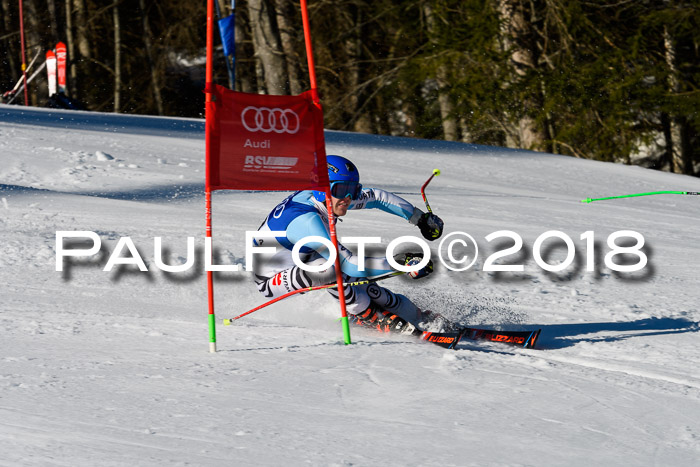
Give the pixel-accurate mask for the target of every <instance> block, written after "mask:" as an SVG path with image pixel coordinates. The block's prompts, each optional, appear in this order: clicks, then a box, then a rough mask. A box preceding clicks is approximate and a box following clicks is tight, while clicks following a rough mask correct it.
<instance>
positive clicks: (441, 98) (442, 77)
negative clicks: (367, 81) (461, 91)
mask: <svg viewBox="0 0 700 467" xmlns="http://www.w3.org/2000/svg"><path fill="white" fill-rule="evenodd" d="M423 14H424V15H425V23H426V26H427V28H428V36H429V37H430V41H431V42H432V43H435V41H436V40H435V37H436V35H437V32H438V25H437V24H436V22H437V20H438V19H437V18H436V17H435V13H434V12H433V7H432V5H431V4H430V2H429V1H426V2H424V3H423ZM447 74H448V73H447V65H445V63H442V62H441V63H438V65H437V67H436V68H435V81H436V82H437V85H438V104H439V106H440V116H441V117H442V132H443V136H444V138H445V140H446V141H457V140H458V139H459V128H458V126H457V118H456V116H455V106H454V102H452V97H451V96H450V94H449V92H448V91H449V89H448V88H449V79H448V77H447Z"/></svg>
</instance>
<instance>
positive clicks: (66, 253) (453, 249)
mask: <svg viewBox="0 0 700 467" xmlns="http://www.w3.org/2000/svg"><path fill="white" fill-rule="evenodd" d="M282 236H284V232H274V231H269V232H261V231H246V234H245V240H246V242H245V244H246V249H245V271H252V269H253V267H252V265H253V261H254V259H255V258H254V255H260V254H274V253H275V251H276V247H270V246H257V245H255V244H254V241H253V240H254V239H255V240H257V241H258V242H259V239H264V238H275V237H282ZM579 238H580V240H581V241H585V257H586V260H585V264H586V271H589V272H592V271H595V270H596V264H595V263H596V249H597V248H599V247H598V246H597V243H596V236H595V232H594V231H592V230H589V231H586V232H584V233H582V234H581V235H580V237H579ZM67 239H70V240H72V241H73V242H80V245H83V244H85V243H88V244H89V247H88V248H77V247H75V248H66V245H65V240H67ZM484 239H485V240H486V241H487V242H489V243H491V242H493V241H495V240H497V239H506V243H507V244H508V245H509V246H508V247H506V248H502V249H498V250H497V251H495V252H493V253H491V254H490V255H488V256H487V257H486V259H485V260H484V262H483V264H481V265H480V268H481V270H482V271H486V272H523V271H524V270H525V265H524V264H513V263H512V262H508V261H504V262H501V263H497V260H499V259H504V258H507V257H510V256H513V255H516V254H519V253H520V252H521V251H525V252H526V253H527V251H528V250H530V251H531V253H532V258H533V259H534V260H535V263H536V264H537V266H539V267H540V268H541V269H543V270H545V271H548V272H561V271H564V270H566V269H567V268H569V267H570V266H571V265H572V264H573V263H574V260H575V258H576V254H577V249H576V246H575V245H574V242H573V240H572V239H571V237H570V236H569V235H568V234H566V233H564V232H561V231H559V230H549V231H547V232H544V233H543V234H541V235H540V236H539V237H537V239H536V240H535V242H534V243H533V245H532V248H526V249H525V250H523V245H524V243H523V239H522V237H521V236H520V235H519V234H517V233H516V232H513V231H511V230H499V231H497V232H493V233H490V234H489V235H486V236H485V237H484ZM625 239H628V240H629V239H631V242H630V241H627V242H625V243H626V244H625V245H621V243H622V242H621V241H623V240H625ZM381 241H382V240H381V237H342V238H340V243H341V244H344V245H352V246H357V257H358V266H359V270H360V271H364V259H365V257H366V256H365V250H366V247H367V246H368V245H373V244H374V245H376V244H380V243H381ZM632 242H633V243H634V244H633V245H631V246H630V245H628V243H632ZM260 243H262V242H260ZM260 243H259V244H260ZM545 243H546V244H547V245H548V247H547V248H552V247H553V246H554V247H558V246H561V245H562V244H563V246H564V247H565V249H566V257H565V259H564V260H563V261H558V262H557V263H556V264H550V263H548V262H547V261H546V260H545V258H544V257H543V256H548V255H543V245H545ZM319 244H322V245H323V246H324V247H325V251H327V252H328V253H327V256H328V257H327V260H326V262H325V263H323V264H320V265H316V264H315V265H309V264H305V263H304V262H303V261H302V260H301V257H300V250H301V249H302V248H303V247H304V246H306V245H314V246H318V245H319ZM405 244H413V245H414V246H418V247H420V249H421V250H422V253H423V259H422V260H421V261H420V262H419V263H417V264H414V265H411V266H406V265H403V264H399V263H398V262H396V260H395V259H394V254H395V251H396V250H397V249H398V248H399V247H400V246H403V245H405ZM644 244H645V241H644V237H643V236H642V234H640V233H639V232H636V231H634V230H619V231H616V232H613V233H611V234H610V235H608V237H607V247H608V250H607V251H606V254H605V258H604V263H605V266H606V267H607V268H608V269H610V270H612V271H616V272H636V271H640V270H642V269H644V267H645V266H646V265H647V262H648V257H647V255H646V253H645V252H644V251H643V247H644ZM73 246H77V245H73ZM341 248H343V247H342V246H341ZM101 249H102V240H101V239H100V236H99V235H98V234H97V233H95V232H92V231H87V230H76V231H69V230H59V231H57V232H56V271H63V266H64V260H65V258H68V257H82V258H88V257H94V256H96V255H98V254H100V251H101ZM125 249H126V250H128V253H127V252H125V251H124V250H125ZM336 255H337V253H336V250H335V248H334V247H333V244H332V243H331V241H330V240H328V239H327V238H324V237H318V236H309V237H305V238H303V239H302V240H301V241H299V242H297V243H295V245H294V247H293V250H292V258H293V260H294V264H296V265H297V266H299V267H300V268H301V269H303V270H305V271H315V272H318V271H323V270H326V269H328V268H330V267H332V266H333V264H334V263H335V258H336ZM621 255H626V256H627V258H628V259H629V256H632V257H636V258H637V260H636V262H632V263H631V264H630V262H629V261H625V262H624V263H625V264H621V263H620V262H616V261H615V258H616V257H617V256H621ZM195 256H196V254H195V237H187V256H186V261H185V263H184V264H177V265H170V264H166V263H165V262H164V261H163V249H162V238H161V237H154V238H153V261H154V263H155V268H156V269H160V270H162V271H165V272H170V273H180V272H186V271H189V270H190V269H191V268H192V267H193V266H194V264H195ZM203 256H204V258H203V259H204V262H203V264H204V270H205V271H220V272H238V271H240V270H241V265H239V264H229V265H223V264H212V239H211V237H205V239H204V253H203ZM324 256H325V255H324ZM385 256H386V259H387V261H388V263H389V264H390V265H391V267H393V268H394V269H396V270H398V271H401V272H414V271H418V270H420V269H421V268H423V267H424V266H425V265H426V264H427V263H428V261H429V260H430V259H431V256H432V252H431V250H430V245H429V244H428V242H426V241H425V240H423V239H422V238H418V237H414V236H402V237H398V238H395V239H394V240H392V241H391V242H389V244H388V245H387V247H386V250H385ZM478 256H479V246H478V244H477V242H476V240H475V239H474V237H472V236H471V235H470V234H468V233H466V232H460V231H457V232H451V233H449V234H446V235H445V236H444V237H443V238H442V240H441V241H440V243H439V244H438V248H437V257H438V259H439V261H440V262H441V263H442V265H443V266H445V268H447V269H448V270H450V271H466V270H468V269H470V268H471V267H472V266H474V264H475V263H476V261H477V259H478ZM116 265H133V266H137V267H138V268H139V270H141V271H144V272H146V271H148V270H149V269H148V266H146V263H145V262H144V260H143V258H142V257H141V255H140V253H139V251H138V249H137V248H136V245H135V244H134V242H133V240H132V239H131V237H120V238H119V240H118V241H117V244H116V245H115V247H114V249H113V250H112V252H111V254H110V255H109V259H108V260H107V263H106V264H105V266H104V268H103V271H111V270H112V268H114V266H116Z"/></svg>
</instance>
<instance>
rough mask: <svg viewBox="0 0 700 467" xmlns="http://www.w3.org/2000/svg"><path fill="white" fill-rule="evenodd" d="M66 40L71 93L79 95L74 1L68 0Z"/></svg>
mask: <svg viewBox="0 0 700 467" xmlns="http://www.w3.org/2000/svg"><path fill="white" fill-rule="evenodd" d="M66 41H67V42H68V44H67V45H68V63H67V66H68V73H69V74H70V79H69V80H68V88H69V89H70V95H71V96H73V97H77V96H78V60H77V59H76V58H77V57H76V56H75V39H74V37H73V2H72V0H66Z"/></svg>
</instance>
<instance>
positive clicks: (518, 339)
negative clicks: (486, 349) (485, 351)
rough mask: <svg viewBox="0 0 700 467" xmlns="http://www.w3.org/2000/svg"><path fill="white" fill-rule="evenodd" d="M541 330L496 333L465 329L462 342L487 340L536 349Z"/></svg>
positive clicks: (487, 330) (488, 330)
mask: <svg viewBox="0 0 700 467" xmlns="http://www.w3.org/2000/svg"><path fill="white" fill-rule="evenodd" d="M541 331H542V330H541V329H537V330H536V331H494V330H490V329H477V328H464V329H462V332H461V335H460V340H466V339H469V340H485V341H491V342H502V343H504V344H510V345H515V346H518V347H522V348H524V349H534V348H535V345H536V344H537V338H538V337H540V332H541Z"/></svg>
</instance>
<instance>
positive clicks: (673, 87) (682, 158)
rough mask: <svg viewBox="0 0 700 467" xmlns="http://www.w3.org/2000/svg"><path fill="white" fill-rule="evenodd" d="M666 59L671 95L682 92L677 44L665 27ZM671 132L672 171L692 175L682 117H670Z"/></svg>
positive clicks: (668, 145) (669, 145) (668, 138)
mask: <svg viewBox="0 0 700 467" xmlns="http://www.w3.org/2000/svg"><path fill="white" fill-rule="evenodd" d="M663 36H664V58H665V59H666V66H667V68H668V88H669V92H670V94H671V95H673V94H678V93H679V92H680V91H681V85H680V79H679V71H678V66H677V65H676V44H675V41H674V40H673V36H672V35H671V33H670V32H669V30H668V26H664V32H663ZM667 122H668V125H669V130H668V131H667V132H666V148H667V152H668V154H669V155H670V160H671V170H672V171H673V172H675V173H682V174H692V173H693V167H692V160H691V155H690V150H689V148H688V144H687V129H686V121H685V119H684V118H683V117H682V116H680V115H669V116H668V119H667Z"/></svg>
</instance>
